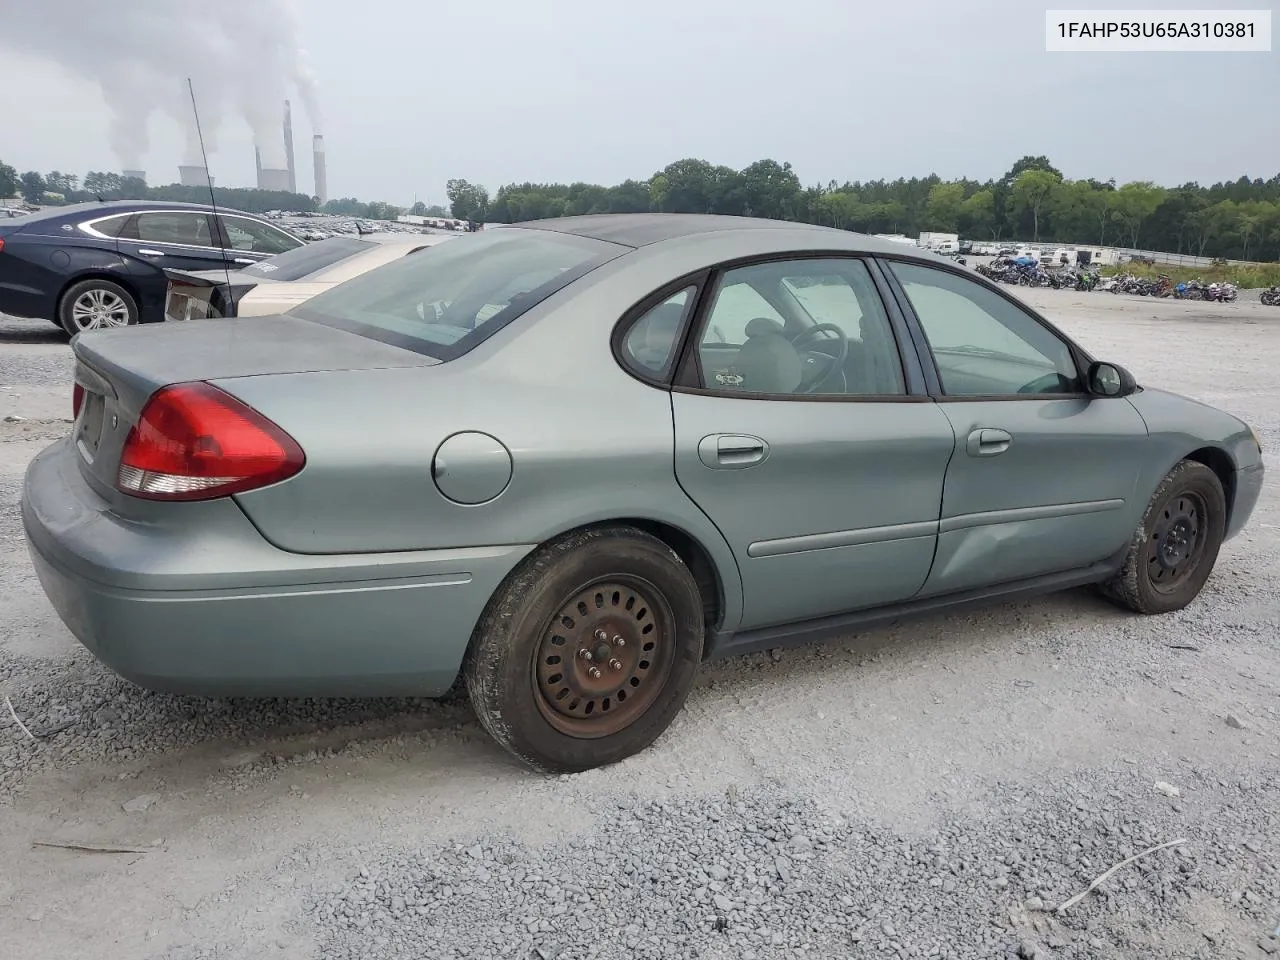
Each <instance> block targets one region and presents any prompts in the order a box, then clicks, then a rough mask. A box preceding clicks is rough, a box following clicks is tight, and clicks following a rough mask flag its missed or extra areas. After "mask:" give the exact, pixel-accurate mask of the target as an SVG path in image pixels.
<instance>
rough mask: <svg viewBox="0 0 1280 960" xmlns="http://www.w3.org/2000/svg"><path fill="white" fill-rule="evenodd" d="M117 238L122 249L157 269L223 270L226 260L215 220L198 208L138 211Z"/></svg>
mask: <svg viewBox="0 0 1280 960" xmlns="http://www.w3.org/2000/svg"><path fill="white" fill-rule="evenodd" d="M117 241H118V243H119V249H120V252H121V253H123V254H125V255H126V256H128V257H130V258H132V259H133V260H134V261H135V262H141V263H146V264H150V265H152V266H154V267H155V268H156V269H157V270H164V269H175V270H220V269H222V267H223V265H224V262H225V261H224V260H223V258H222V248H221V246H220V245H219V244H218V241H217V235H216V234H215V232H214V224H213V221H212V220H211V218H210V217H209V216H208V215H206V214H204V213H201V212H200V211H198V210H156V211H150V210H148V211H145V212H142V213H137V214H134V216H133V217H132V218H131V219H130V220H129V221H128V222H127V223H126V224H125V225H124V227H123V228H122V229H121V231H120V233H119V235H118V236H117Z"/></svg>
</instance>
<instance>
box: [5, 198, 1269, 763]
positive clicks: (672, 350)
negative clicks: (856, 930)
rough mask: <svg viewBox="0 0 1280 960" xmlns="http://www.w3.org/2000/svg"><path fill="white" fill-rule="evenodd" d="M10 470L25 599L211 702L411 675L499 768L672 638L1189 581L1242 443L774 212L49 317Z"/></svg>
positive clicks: (482, 247) (667, 221) (621, 744)
mask: <svg viewBox="0 0 1280 960" xmlns="http://www.w3.org/2000/svg"><path fill="white" fill-rule="evenodd" d="M72 345H73V348H74V352H75V358H76V373H75V388H74V397H73V407H74V411H75V423H74V426H73V427H72V433H71V435H70V436H69V437H68V438H66V439H64V440H60V441H58V442H56V443H54V444H53V445H51V446H50V447H48V448H47V449H46V450H44V451H43V452H42V453H40V454H39V455H38V456H37V457H36V458H35V459H34V460H33V461H32V463H31V464H30V466H29V468H28V471H27V474H26V478H25V481H24V487H23V494H22V518H23V523H24V526H25V529H26V531H27V538H28V543H29V547H30V552H31V556H32V559H33V562H34V564H35V568H36V570H37V572H38V575H39V578H40V582H41V583H42V585H43V587H44V590H45V592H46V594H47V595H48V597H49V599H50V600H51V602H52V604H53V606H54V608H55V609H56V610H57V612H58V614H59V615H60V616H61V618H62V619H63V621H64V622H65V623H66V624H67V626H68V627H69V628H70V629H71V631H72V632H73V633H74V634H75V635H76V636H77V637H78V638H79V639H80V641H81V642H82V643H83V644H84V645H85V646H86V647H88V648H89V649H90V650H91V651H92V652H93V653H94V654H95V655H96V656H97V657H98V658H99V659H100V660H101V661H102V662H103V663H105V664H106V665H107V666H109V667H111V668H112V669H114V670H115V671H117V672H118V673H120V674H121V675H123V676H124V677H126V678H128V679H130V680H132V681H134V682H136V683H138V684H141V685H142V686H145V687H149V688H153V689H158V690H168V691H174V692H179V693H192V694H207V695H215V696H230V695H246V696H290V695H298V696H326V695H336V696H364V695H368V696H380V695H414V694H417V695H425V696H438V695H442V694H444V693H446V692H447V691H449V690H450V689H451V687H452V686H453V685H454V683H455V680H457V679H458V678H459V677H461V679H462V681H463V683H464V685H465V688H466V690H467V691H468V693H469V695H470V698H471V700H472V702H473V704H474V706H475V709H476V713H477V714H478V715H479V718H480V721H481V723H482V724H483V726H484V727H485V729H486V730H488V731H489V733H490V734H492V736H493V737H494V738H495V739H496V740H497V741H498V742H499V743H501V744H502V745H503V746H504V747H505V748H506V749H508V750H509V751H511V752H512V753H514V754H515V755H517V756H518V757H521V758H523V759H524V760H525V761H527V762H528V763H529V764H531V765H533V766H535V767H536V768H539V769H542V770H547V771H575V770H583V769H586V768H590V767H595V766H598V765H601V764H607V763H611V762H614V761H618V760H621V759H623V758H625V757H627V756H630V755H632V754H634V753H636V752H637V751H640V750H642V749H644V748H646V747H647V746H648V745H649V744H651V743H652V742H653V741H654V740H655V739H656V738H657V737H658V736H659V735H660V734H661V733H662V732H663V731H664V730H665V729H666V728H667V727H668V725H669V724H670V723H671V721H672V719H673V718H674V717H675V715H676V714H677V713H678V711H679V710H680V708H681V706H682V704H683V702H684V700H685V698H686V696H687V694H688V692H689V690H690V688H691V686H692V684H693V681H694V678H695V675H696V673H697V671H698V669H699V665H700V664H701V662H702V661H703V660H705V659H707V658H711V657H720V656H725V655H733V654H740V653H746V652H751V651H760V650H764V649H769V648H774V647H781V646H786V645H789V644H796V643H802V642H807V641H811V640H815V639H819V638H823V637H831V636H839V635H844V634H848V633H850V632H852V631H856V630H858V629H862V628H866V627H869V626H871V625H873V624H879V623H884V622H887V621H890V620H895V619H898V618H901V617H904V616H907V615H909V614H916V613H928V612H936V611H941V610H948V609H954V608H957V607H960V606H961V605H965V604H971V603H977V602H982V601H992V600H1003V599H1007V598H1011V597H1015V596H1022V595H1028V594H1034V593H1043V592H1047V591H1053V590H1060V589H1066V588H1070V587H1077V586H1082V585H1087V584H1094V585H1097V586H1098V587H1100V589H1101V590H1102V591H1103V593H1105V595H1106V596H1107V597H1109V598H1110V599H1111V600H1113V601H1114V602H1116V603H1118V604H1119V605H1121V606H1123V607H1125V608H1127V609H1129V610H1132V611H1135V612H1138V613H1143V614H1159V613H1167V612H1170V611H1174V610H1178V609H1180V608H1182V607H1184V606H1186V605H1187V604H1188V603H1190V602H1191V601H1192V600H1194V599H1195V597H1196V596H1197V594H1198V593H1199V592H1200V590H1201V588H1202V586H1203V585H1204V583H1205V581H1206V579H1207V578H1208V577H1209V575H1210V572H1211V571H1212V569H1213V566H1214V563H1215V561H1216V558H1217V556H1218V550H1219V547H1220V545H1221V544H1222V542H1223V541H1224V540H1225V539H1227V538H1229V537H1231V536H1234V535H1235V534H1237V533H1239V532H1240V530H1241V528H1242V527H1244V525H1245V524H1246V522H1247V521H1248V519H1249V516H1250V514H1251V512H1252V511H1253V509H1254V506H1255V504H1256V502H1257V500H1258V496H1259V491H1260V489H1261V485H1262V478H1263V465H1262V456H1261V448H1260V445H1259V443H1258V440H1257V438H1256V436H1255V435H1254V433H1253V432H1252V431H1251V429H1250V428H1249V427H1248V426H1247V425H1246V424H1244V423H1243V422H1241V421H1240V420H1238V419H1236V418H1235V417H1234V416H1231V415H1230V414H1227V413H1225V412H1222V411H1220V410H1217V409H1214V408H1212V407H1209V406H1207V405H1204V404H1202V403H1198V402H1196V401H1193V400H1189V399H1185V398H1182V397H1179V396H1177V395H1174V394H1171V393H1166V392H1164V391H1161V390H1158V389H1154V388H1151V387H1145V386H1141V387H1140V386H1139V385H1137V384H1136V383H1135V382H1134V378H1133V377H1132V375H1131V374H1129V373H1128V372H1127V371H1126V370H1124V369H1123V368H1122V367H1120V366H1118V365H1117V364H1114V363H1108V362H1105V361H1102V360H1097V359H1095V358H1094V357H1092V356H1090V355H1089V353H1088V352H1087V351H1085V350H1084V349H1083V348H1082V347H1081V346H1079V345H1078V344H1076V343H1074V342H1072V340H1071V339H1069V338H1068V337H1066V336H1065V335H1063V334H1062V333H1061V332H1059V331H1058V330H1056V329H1055V328H1054V327H1053V326H1052V325H1051V324H1050V323H1049V322H1048V321H1046V320H1045V319H1044V318H1043V317H1042V316H1040V315H1039V314H1038V313H1036V312H1035V311H1034V310H1032V309H1030V308H1029V307H1027V306H1026V305H1025V304H1023V303H1022V302H1020V301H1019V300H1017V299H1016V298H1014V297H1013V296H1011V295H1009V294H1006V293H1005V292H1004V291H1003V290H1002V289H1001V288H1000V287H998V286H997V285H995V284H993V283H991V282H989V281H987V280H985V279H983V278H980V277H977V276H975V275H974V273H973V272H971V271H968V270H965V269H964V268H961V267H958V266H955V265H953V264H951V263H949V262H947V261H946V260H943V259H941V258H939V257H936V256H934V255H933V254H930V253H927V252H925V251H922V250H919V251H918V250H914V249H912V248H910V247H907V246H905V245H903V244H898V243H892V242H888V241H882V240H877V239H875V238H871V237H866V236H861V235H858V234H854V233H848V232H845V231H842V230H834V229H829V228H825V227H816V226H809V225H802V224H796V223H780V222H775V221H768V220H755V219H748V218H737V217H716V216H696V215H664V214H629V215H604V216H584V217H577V218H566V219H558V220H543V221H536V222H532V223H525V224H517V225H514V226H510V227H504V228H503V229H501V230H491V231H484V232H480V233H475V234H469V235H466V236H464V237H460V238H458V239H456V240H454V241H452V242H450V243H445V244H440V245H439V246H435V247H432V248H430V249H428V250H423V251H419V252H418V253H415V254H413V255H411V256H407V257H403V258H400V259H398V260H395V261H393V262H392V263H389V264H387V265H385V266H382V267H379V268H378V269H376V270H373V271H371V272H369V273H366V274H364V275H362V276H360V277H356V278H355V279H353V280H350V281H348V282H346V283H343V284H340V285H338V286H336V287H334V288H332V289H330V290H328V291H326V292H324V293H321V294H319V295H317V296H315V297H314V298H312V299H310V300H308V301H307V302H305V303H303V304H301V305H299V306H297V307H295V308H294V309H292V310H291V311H289V312H288V313H286V314H284V315H281V316H274V317H255V318H252V319H227V320H219V321H196V322H193V323H179V324H165V325H163V326H162V327H160V328H157V329H155V330H152V331H147V332H146V333H140V332H139V331H135V330H127V329H119V330H101V331H94V332H90V333H86V334H81V335H80V336H77V337H76V338H75V339H74V340H73V342H72Z"/></svg>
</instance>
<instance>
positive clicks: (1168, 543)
mask: <svg viewBox="0 0 1280 960" xmlns="http://www.w3.org/2000/svg"><path fill="white" fill-rule="evenodd" d="M1226 520H1227V501H1226V496H1225V495H1224V493H1223V491H1222V482H1221V481H1220V480H1219V479H1218V475H1217V474H1215V473H1214V472H1213V471H1212V470H1210V469H1209V468H1208V467H1206V466H1205V465H1204V464H1202V463H1197V462H1195V461H1194V460H1183V461H1182V462H1180V463H1179V464H1178V465H1177V466H1175V467H1174V468H1173V469H1172V470H1170V471H1169V473H1168V474H1166V475H1165V478H1164V479H1163V480H1162V481H1161V482H1160V486H1158V487H1157V488H1156V492H1155V494H1154V495H1153V496H1152V498H1151V502H1150V503H1149V504H1148V505H1147V511H1146V513H1145V514H1144V515H1143V517H1142V523H1141V524H1140V525H1139V526H1138V529H1137V531H1136V532H1135V533H1134V535H1133V539H1132V541H1130V544H1129V552H1128V554H1127V555H1126V556H1125V562H1124V566H1123V567H1121V569H1120V572H1119V573H1118V574H1117V575H1116V576H1115V578H1113V579H1112V580H1110V581H1108V582H1107V583H1104V584H1102V588H1101V589H1102V592H1103V594H1104V595H1105V596H1107V597H1108V598H1109V599H1111V600H1112V601H1114V602H1115V603H1118V604H1119V605H1120V606H1123V607H1127V608H1128V609H1130V610H1132V611H1134V612H1135V613H1171V612H1172V611H1174V610H1181V609H1182V608H1183V607H1185V606H1186V605H1187V604H1189V603H1190V602H1191V601H1192V600H1194V599H1195V598H1196V596H1197V595H1199V593H1200V590H1201V588H1202V587H1203V586H1204V584H1205V581H1206V580H1208V579H1209V574H1210V573H1212V572H1213V565H1214V563H1215V562H1217V559H1218V550H1219V548H1220V547H1221V546H1222V538H1223V536H1224V535H1225V533H1226Z"/></svg>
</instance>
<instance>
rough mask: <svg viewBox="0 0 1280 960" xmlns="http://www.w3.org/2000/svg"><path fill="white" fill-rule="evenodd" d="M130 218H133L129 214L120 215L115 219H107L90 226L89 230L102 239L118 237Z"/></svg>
mask: <svg viewBox="0 0 1280 960" xmlns="http://www.w3.org/2000/svg"><path fill="white" fill-rule="evenodd" d="M131 216H133V214H131V213H122V214H120V215H119V216H117V217H107V218H106V219H105V220H99V221H98V222H97V223H92V224H90V225H89V228H90V229H91V230H94V231H96V232H97V233H100V234H102V235H103V236H104V237H118V236H120V231H121V230H123V229H124V225H125V224H126V223H128V222H129V218H130V217H131Z"/></svg>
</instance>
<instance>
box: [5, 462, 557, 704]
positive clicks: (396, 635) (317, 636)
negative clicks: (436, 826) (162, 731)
mask: <svg viewBox="0 0 1280 960" xmlns="http://www.w3.org/2000/svg"><path fill="white" fill-rule="evenodd" d="M165 506H171V507H183V506H185V507H194V508H195V509H194V510H192V511H190V512H189V513H187V512H185V511H184V513H186V516H183V514H182V513H179V511H176V510H175V511H170V512H168V513H164V512H163V511H162V515H160V516H159V517H158V519H156V520H148V521H147V522H139V521H137V520H130V519H126V518H123V517H120V516H119V515H117V514H115V513H113V512H111V511H110V510H109V508H108V505H107V504H106V502H105V501H104V500H102V499H101V498H100V497H99V496H98V495H97V494H96V493H95V492H94V491H93V490H92V489H91V488H90V487H89V485H88V484H87V483H86V482H85V480H84V478H83V477H82V475H81V473H80V468H79V462H78V454H77V453H76V452H75V451H74V448H73V447H72V446H71V444H70V442H69V441H66V440H62V441H58V442H57V443H55V444H53V445H52V446H51V447H49V448H48V449H46V450H45V451H43V452H42V453H40V454H39V455H38V456H37V457H36V458H35V459H34V460H33V461H32V462H31V465H30V466H29V468H28V470H27V474H26V479H25V481H24V485H23V494H22V521H23V526H24V527H25V529H26V533H27V542H28V547H29V550H30V553H31V559H32V561H33V563H34V565H35V568H36V572H37V574H38V576H39V578H40V583H41V584H42V586H43V587H44V590H45V593H46V594H47V595H48V597H49V600H50V601H51V602H52V604H53V607H54V609H55V610H56V611H57V613H58V615H59V616H60V617H61V618H62V621H63V622H64V623H65V624H66V625H67V627H68V628H69V629H70V630H71V632H72V633H74V634H75V636H76V637H77V638H78V639H79V640H80V642H81V643H83V644H84V645H85V646H86V647H87V648H88V649H89V650H90V651H92V653H93V654H94V656H96V657H97V658H98V659H99V660H101V661H102V662H103V663H104V664H106V665H107V666H108V667H110V668H111V669H112V670H114V671H115V672H116V673H118V674H120V675H121V676H123V677H125V678H126V679H128V680H131V681H133V682H134V683H137V684H138V685H140V686H143V687H147V688H149V689H153V690H162V691H167V692H172V693H187V694H199V695H206V696H413V695H419V696H438V695H440V694H442V693H444V692H445V691H446V690H448V689H449V687H450V686H451V685H452V683H453V681H454V679H455V678H456V676H457V673H458V669H459V667H460V665H461V662H462V658H463V655H464V653H465V651H466V647H467V644H468V642H469V640H470V638H471V632H472V630H473V628H474V626H475V624H476V622H477V620H478V619H479V617H480V614H481V613H482V611H483V610H484V607H485V605H486V604H487V603H488V600H489V598H490V596H491V595H492V593H493V591H494V589H495V588H496V587H497V586H498V584H499V583H500V582H501V581H502V579H503V578H504V577H505V576H506V575H507V574H508V573H509V572H510V571H511V570H512V568H514V567H515V565H516V564H517V563H518V562H519V561H520V560H521V559H522V558H523V557H524V556H525V555H526V554H527V553H528V552H529V551H530V550H531V549H533V545H516V546H499V547H477V548H459V549H451V550H429V551H415V552H397V553H386V554H359V555H342V556H333V555H304V554H293V553H287V552H285V551H282V550H279V549H277V548H276V547H274V546H272V545H271V544H269V543H268V542H267V541H265V540H264V539H263V538H262V536H261V535H260V534H259V533H258V532H257V530H256V529H255V528H254V527H253V525H252V524H251V523H249V521H248V519H247V518H246V517H245V516H244V514H243V513H242V512H241V511H240V508H239V507H238V506H236V504H235V503H234V502H232V501H231V500H229V499H227V500H221V501H210V502H208V503H204V504H168V505H165ZM176 520H180V522H174V521H176Z"/></svg>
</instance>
